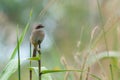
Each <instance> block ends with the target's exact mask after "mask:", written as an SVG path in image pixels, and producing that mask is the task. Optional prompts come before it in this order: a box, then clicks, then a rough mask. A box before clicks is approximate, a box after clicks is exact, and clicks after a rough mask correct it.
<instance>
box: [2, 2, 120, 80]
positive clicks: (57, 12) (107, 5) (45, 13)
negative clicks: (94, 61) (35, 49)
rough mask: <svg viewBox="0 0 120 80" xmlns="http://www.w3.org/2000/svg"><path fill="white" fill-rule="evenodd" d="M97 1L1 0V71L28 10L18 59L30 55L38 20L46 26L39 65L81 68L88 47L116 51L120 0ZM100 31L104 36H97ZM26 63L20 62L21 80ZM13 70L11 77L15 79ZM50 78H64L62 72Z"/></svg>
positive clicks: (23, 79)
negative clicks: (40, 63) (24, 33)
mask: <svg viewBox="0 0 120 80" xmlns="http://www.w3.org/2000/svg"><path fill="white" fill-rule="evenodd" d="M98 1H99V5H100V8H99V6H98V3H97V0H0V71H2V69H3V68H4V67H5V65H6V64H7V62H8V61H9V58H10V55H11V53H12V51H13V50H14V48H15V46H16V29H17V25H19V33H20V34H21V32H22V31H23V29H24V28H25V25H26V24H27V22H28V20H29V14H30V12H31V10H32V11H33V13H32V17H31V22H30V27H29V30H28V32H27V34H26V36H25V39H24V41H23V44H22V45H21V48H20V52H21V58H27V57H29V37H30V34H31V31H32V29H33V27H34V26H33V25H34V24H38V23H42V24H43V25H44V26H45V28H44V30H45V33H46V36H45V39H44V41H43V42H42V66H45V67H46V68H48V69H66V68H67V69H81V68H80V66H81V64H82V63H83V61H84V58H85V55H86V54H87V51H88V50H89V49H88V47H89V46H92V47H93V48H92V49H91V50H92V51H96V50H97V52H98V53H99V52H102V51H107V50H114V51H119V50H120V46H119V43H120V41H119V38H120V28H119V16H120V1H119V0H98ZM101 18H102V19H101ZM94 30H95V31H94ZM103 30H104V31H105V33H106V35H105V37H104V38H103V37H101V38H99V34H100V33H101V31H103ZM104 31H103V33H104ZM92 32H94V34H92ZM107 32H109V33H108V34H107ZM91 39H92V40H91ZM97 39H98V41H97V43H96V40H97ZM105 39H106V40H105ZM105 41H106V42H105ZM106 46H107V47H106ZM78 57H79V58H78ZM107 63H108V64H109V60H107V61H104V62H103V65H104V64H106V65H107ZM28 65H29V63H28V61H26V62H25V64H24V65H22V80H28V78H29V72H28V69H27V67H28ZM66 65H67V67H66ZM106 65H105V66H106ZM34 66H36V64H34ZM105 66H104V68H105ZM92 68H93V69H96V72H95V70H93V69H92V71H93V72H95V74H96V73H97V74H98V75H99V74H100V72H99V67H98V66H97V65H94V66H93V67H92ZM97 70H98V71H97ZM106 72H109V71H108V70H106ZM16 73H17V72H16ZM16 73H15V74H14V75H13V76H12V77H11V79H10V80H17V74H16ZM117 73H118V72H117ZM77 75H79V74H77ZM77 75H76V77H75V79H73V77H72V79H71V78H69V80H77V79H78V78H77ZM108 75H109V74H108ZM108 75H107V76H108ZM72 76H73V75H72ZM52 77H53V80H63V79H64V77H65V73H58V74H53V75H52ZM103 78H105V77H103ZM116 78H117V77H116ZM89 80H92V79H89ZM103 80H108V78H105V79H103ZM117 80H118V79H117Z"/></svg>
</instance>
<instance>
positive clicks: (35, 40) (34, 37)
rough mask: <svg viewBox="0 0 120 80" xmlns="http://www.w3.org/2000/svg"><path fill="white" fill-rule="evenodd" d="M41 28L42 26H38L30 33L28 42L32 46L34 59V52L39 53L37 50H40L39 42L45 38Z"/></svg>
mask: <svg viewBox="0 0 120 80" xmlns="http://www.w3.org/2000/svg"><path fill="white" fill-rule="evenodd" d="M43 28H44V26H43V25H42V24H38V25H36V26H35V27H34V29H33V31H32V33H31V36H30V42H31V44H33V46H34V50H33V57H36V51H39V49H40V48H41V46H40V45H41V42H42V41H43V39H44V37H45V33H44V31H43ZM38 47H39V48H38Z"/></svg>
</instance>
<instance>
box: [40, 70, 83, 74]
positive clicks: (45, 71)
mask: <svg viewBox="0 0 120 80" xmlns="http://www.w3.org/2000/svg"><path fill="white" fill-rule="evenodd" d="M68 71H72V72H83V71H81V70H44V71H42V74H47V73H56V72H68Z"/></svg>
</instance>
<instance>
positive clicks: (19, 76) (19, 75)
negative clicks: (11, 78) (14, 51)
mask: <svg viewBox="0 0 120 80" xmlns="http://www.w3.org/2000/svg"><path fill="white" fill-rule="evenodd" d="M18 33H19V31H18V27H17V45H18V80H21V68H20V46H19V41H18V40H19V37H18Z"/></svg>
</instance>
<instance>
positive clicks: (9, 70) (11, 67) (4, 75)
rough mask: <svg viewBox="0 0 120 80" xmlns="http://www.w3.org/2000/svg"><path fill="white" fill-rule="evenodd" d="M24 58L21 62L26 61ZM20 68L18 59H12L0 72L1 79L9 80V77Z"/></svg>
mask: <svg viewBox="0 0 120 80" xmlns="http://www.w3.org/2000/svg"><path fill="white" fill-rule="evenodd" d="M24 60H26V59H23V60H21V64H22V63H23V62H24ZM17 69H18V60H17V59H12V60H10V61H9V63H8V64H7V65H6V66H5V68H4V69H3V71H2V72H1V73H0V80H9V77H10V76H11V75H12V74H13V73H14V72H15V71H17Z"/></svg>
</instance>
